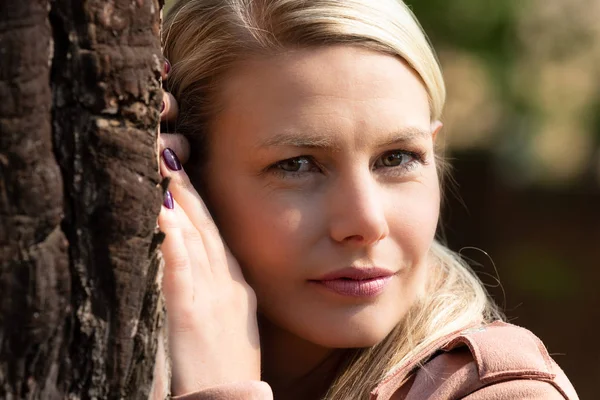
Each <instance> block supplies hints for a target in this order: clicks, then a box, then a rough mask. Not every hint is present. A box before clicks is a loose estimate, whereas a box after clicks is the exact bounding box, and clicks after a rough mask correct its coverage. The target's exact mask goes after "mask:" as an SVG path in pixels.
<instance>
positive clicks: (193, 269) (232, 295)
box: [158, 67, 260, 395]
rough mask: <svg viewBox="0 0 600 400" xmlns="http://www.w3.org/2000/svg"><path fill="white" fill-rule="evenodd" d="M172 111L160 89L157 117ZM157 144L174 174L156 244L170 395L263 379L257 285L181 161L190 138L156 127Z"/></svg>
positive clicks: (167, 172) (172, 115) (169, 117)
mask: <svg viewBox="0 0 600 400" xmlns="http://www.w3.org/2000/svg"><path fill="white" fill-rule="evenodd" d="M166 71H167V73H168V67H167V68H166ZM176 118H177V103H176V101H175V99H174V97H173V96H171V95H170V94H169V93H165V97H164V107H163V110H162V112H161V119H162V120H163V121H174V120H175V119H176ZM160 144H161V167H160V169H161V174H162V175H163V176H164V177H169V178H170V179H171V181H170V183H169V190H168V191H167V192H166V194H165V202H164V207H163V208H162V210H161V213H160V215H159V219H158V222H159V226H160V229H161V230H162V231H163V232H164V233H165V234H166V238H165V240H164V242H163V244H162V247H161V250H162V253H163V258H164V261H165V269H164V276H163V293H164V296H165V300H166V307H167V331H168V346H169V354H170V359H171V373H172V380H171V391H172V394H173V395H181V394H186V393H189V392H194V391H198V390H200V389H203V388H207V387H211V386H216V385H219V384H224V383H232V382H239V381H247V380H260V346H259V338H258V326H257V320H256V296H255V294H254V291H253V290H252V289H251V288H250V286H249V285H248V284H247V283H246V281H245V280H244V277H243V275H242V272H241V269H240V266H239V264H238V262H237V261H236V260H235V258H234V257H233V256H232V254H231V252H230V251H229V250H228V248H227V246H226V245H225V244H224V243H223V240H222V239H221V237H220V235H219V230H218V229H217V227H216V225H215V223H214V221H213V219H212V217H211V215H210V213H209V212H208V210H207V208H206V206H205V204H204V202H203V201H202V199H201V198H200V196H199V195H198V193H197V192H196V190H195V189H194V187H193V186H192V184H191V183H190V180H189V178H188V176H187V174H186V173H185V171H184V170H183V168H182V164H181V161H183V162H185V160H187V158H188V157H189V144H188V142H187V141H186V140H185V138H184V137H183V136H181V135H173V134H161V138H160ZM178 156H179V158H178ZM180 160H181V161H180Z"/></svg>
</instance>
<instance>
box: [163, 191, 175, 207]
mask: <svg viewBox="0 0 600 400" xmlns="http://www.w3.org/2000/svg"><path fill="white" fill-rule="evenodd" d="M163 204H164V206H165V207H167V208H168V209H169V210H172V209H173V208H174V207H175V203H174V202H173V195H171V192H169V191H168V190H167V191H166V192H165V199H164V201H163Z"/></svg>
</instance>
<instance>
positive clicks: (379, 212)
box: [329, 170, 389, 246]
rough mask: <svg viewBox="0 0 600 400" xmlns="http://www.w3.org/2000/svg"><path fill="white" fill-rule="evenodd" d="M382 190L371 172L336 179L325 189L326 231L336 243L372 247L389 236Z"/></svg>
mask: <svg viewBox="0 0 600 400" xmlns="http://www.w3.org/2000/svg"><path fill="white" fill-rule="evenodd" d="M384 190H385V189H384V188H383V187H381V185H380V184H379V183H378V182H377V181H376V180H375V178H374V177H373V176H372V174H371V171H368V170H367V171H361V172H358V173H354V174H353V176H350V177H343V176H340V177H338V179H337V180H336V183H335V184H334V185H332V186H331V187H330V188H329V197H330V199H329V206H330V207H329V210H330V221H329V231H330V233H329V234H330V236H331V238H332V239H333V240H334V241H336V242H339V243H344V244H354V245H358V246H367V245H372V244H375V243H377V242H379V241H380V240H382V239H384V238H385V237H386V236H388V235H389V226H388V223H387V219H386V214H385V205H386V200H387V199H386V196H385V193H384Z"/></svg>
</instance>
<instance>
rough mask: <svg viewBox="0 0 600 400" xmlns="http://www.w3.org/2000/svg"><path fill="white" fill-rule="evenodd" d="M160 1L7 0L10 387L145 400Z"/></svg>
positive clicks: (3, 106) (3, 216)
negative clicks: (143, 399) (142, 399)
mask: <svg viewBox="0 0 600 400" xmlns="http://www.w3.org/2000/svg"><path fill="white" fill-rule="evenodd" d="M161 7H162V0H127V1H125V0H87V1H80V0H53V1H50V0H14V1H13V0H8V1H6V0H4V1H0V398H2V399H21V398H26V399H38V398H39V399H55V398H56V399H58V398H60V399H62V398H102V399H105V398H106V399H113V398H115V399H116V398H127V399H130V398H148V396H149V393H150V390H151V385H152V378H153V368H154V361H155V354H156V348H157V346H158V345H159V340H158V332H159V330H160V326H161V324H162V321H163V311H162V310H163V305H162V301H161V297H160V278H159V257H158V250H157V247H158V244H159V243H160V241H161V235H160V233H159V232H158V230H157V229H156V217H157V215H158V212H159V211H160V204H161V202H162V189H161V187H160V175H159V174H158V163H157V161H158V157H157V147H156V143H157V132H158V129H157V127H158V122H159V113H158V108H159V105H160V103H161V100H162V91H161V89H160V72H161V70H162V56H161V55H160V41H159V31H160V9H161Z"/></svg>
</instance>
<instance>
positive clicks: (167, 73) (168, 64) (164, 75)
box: [162, 58, 171, 80]
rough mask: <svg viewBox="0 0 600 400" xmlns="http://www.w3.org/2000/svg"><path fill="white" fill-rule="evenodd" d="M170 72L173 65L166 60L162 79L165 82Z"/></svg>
mask: <svg viewBox="0 0 600 400" xmlns="http://www.w3.org/2000/svg"><path fill="white" fill-rule="evenodd" d="M169 72H171V63H170V62H169V60H167V59H166V58H165V62H164V64H163V70H162V78H163V80H165V79H167V78H168V77H169Z"/></svg>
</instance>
